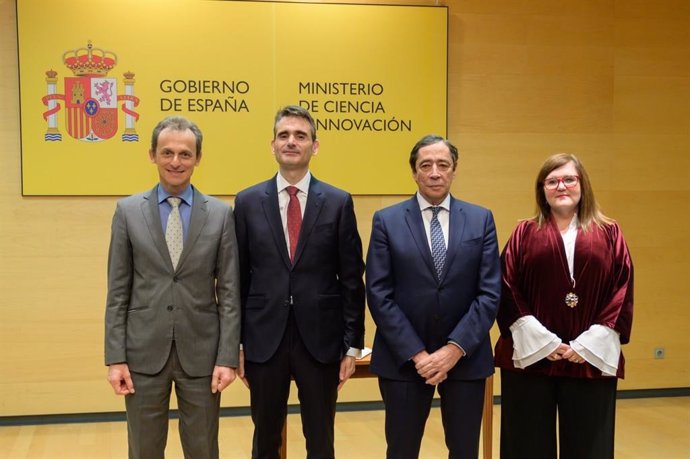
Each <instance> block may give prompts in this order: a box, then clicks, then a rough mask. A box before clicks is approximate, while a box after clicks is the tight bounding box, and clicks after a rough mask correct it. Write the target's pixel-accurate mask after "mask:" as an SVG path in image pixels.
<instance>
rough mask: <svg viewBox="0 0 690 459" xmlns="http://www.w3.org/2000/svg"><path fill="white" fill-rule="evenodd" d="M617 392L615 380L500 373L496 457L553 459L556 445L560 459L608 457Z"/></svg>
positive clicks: (614, 419) (611, 456)
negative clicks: (498, 434) (498, 440)
mask: <svg viewBox="0 0 690 459" xmlns="http://www.w3.org/2000/svg"><path fill="white" fill-rule="evenodd" d="M616 387H617V379H616V378H605V379H583V378H562V377H554V376H545V375H539V374H530V373H527V372H516V371H508V370H501V458H502V459H527V458H529V459H550V458H556V457H559V455H558V454H557V445H558V446H559V449H560V458H561V459H571V458H572V459H582V458H589V459H606V458H613V439H614V429H615V421H616ZM557 417H558V440H556V424H557V422H556V418H557Z"/></svg>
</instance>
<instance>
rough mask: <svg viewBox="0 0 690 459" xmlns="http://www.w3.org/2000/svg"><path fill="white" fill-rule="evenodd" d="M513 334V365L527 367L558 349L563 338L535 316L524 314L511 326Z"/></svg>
mask: <svg viewBox="0 0 690 459" xmlns="http://www.w3.org/2000/svg"><path fill="white" fill-rule="evenodd" d="M510 333H511V334H512V335H513V365H514V366H515V367H516V368H525V367H528V366H530V365H532V364H533V363H536V362H538V361H540V360H541V359H543V358H545V357H546V356H548V355H549V354H551V353H552V352H553V351H555V350H556V349H558V346H560V344H561V342H562V341H561V339H560V338H559V337H558V336H556V335H555V334H553V333H552V332H550V331H549V330H548V329H547V328H546V327H544V326H543V325H542V324H541V322H539V321H538V320H537V318H536V317H534V316H523V317H520V318H519V319H518V320H516V321H515V322H514V323H513V325H511V326H510Z"/></svg>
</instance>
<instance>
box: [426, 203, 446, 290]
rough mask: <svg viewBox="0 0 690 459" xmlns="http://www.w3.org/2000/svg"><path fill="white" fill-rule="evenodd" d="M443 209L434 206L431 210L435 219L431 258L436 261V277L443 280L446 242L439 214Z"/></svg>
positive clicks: (432, 229)
mask: <svg viewBox="0 0 690 459" xmlns="http://www.w3.org/2000/svg"><path fill="white" fill-rule="evenodd" d="M441 209H442V208H441V207H439V206H434V207H432V208H431V212H433V214H434V215H433V217H431V225H430V229H431V231H430V232H431V257H432V258H433V259H434V267H435V268H436V275H437V276H438V279H441V274H442V273H443V265H444V264H445V263H446V241H445V240H444V239H443V229H442V228H441V223H440V222H439V221H438V213H439V212H440V211H441Z"/></svg>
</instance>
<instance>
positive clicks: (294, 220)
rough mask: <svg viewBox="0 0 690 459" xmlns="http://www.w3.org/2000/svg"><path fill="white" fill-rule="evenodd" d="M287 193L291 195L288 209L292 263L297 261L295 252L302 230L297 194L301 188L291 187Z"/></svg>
mask: <svg viewBox="0 0 690 459" xmlns="http://www.w3.org/2000/svg"><path fill="white" fill-rule="evenodd" d="M286 191H287V192H288V194H289V195H290V202H289V203H288V208H287V227H288V238H289V239H290V261H292V262H294V261H295V250H296V249H297V241H298V240H299V231H300V229H301V228H302V209H301V207H300V205H299V199H298V198H297V192H298V191H299V188H297V187H296V186H289V187H287V188H286Z"/></svg>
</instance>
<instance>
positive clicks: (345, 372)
mask: <svg viewBox="0 0 690 459" xmlns="http://www.w3.org/2000/svg"><path fill="white" fill-rule="evenodd" d="M354 372H355V358H354V357H352V356H350V355H346V356H345V357H343V360H341V361H340V373H339V374H338V377H339V378H340V383H339V384H338V390H340V388H341V387H343V385H344V384H345V382H346V381H347V380H348V379H350V376H352V374H353V373H354Z"/></svg>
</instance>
